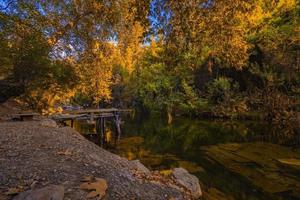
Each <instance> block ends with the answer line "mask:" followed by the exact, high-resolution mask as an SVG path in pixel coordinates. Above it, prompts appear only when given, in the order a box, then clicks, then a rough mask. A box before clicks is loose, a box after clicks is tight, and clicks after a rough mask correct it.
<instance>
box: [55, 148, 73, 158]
mask: <svg viewBox="0 0 300 200" xmlns="http://www.w3.org/2000/svg"><path fill="white" fill-rule="evenodd" d="M57 154H58V155H64V156H70V155H72V152H71V150H70V149H67V150H65V151H59V152H57Z"/></svg>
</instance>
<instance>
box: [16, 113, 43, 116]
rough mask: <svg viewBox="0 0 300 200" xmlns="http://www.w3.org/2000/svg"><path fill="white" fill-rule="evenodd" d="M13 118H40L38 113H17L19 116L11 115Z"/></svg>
mask: <svg viewBox="0 0 300 200" xmlns="http://www.w3.org/2000/svg"><path fill="white" fill-rule="evenodd" d="M11 116H13V117H22V116H39V114H38V113H17V114H13V115H11Z"/></svg>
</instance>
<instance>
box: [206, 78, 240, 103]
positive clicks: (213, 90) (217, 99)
mask: <svg viewBox="0 0 300 200" xmlns="http://www.w3.org/2000/svg"><path fill="white" fill-rule="evenodd" d="M238 87H239V86H238V84H237V83H233V81H232V80H231V79H229V78H226V77H218V78H216V79H214V80H213V81H212V82H210V83H208V85H207V92H208V99H209V100H210V102H211V103H213V104H221V103H226V102H229V101H230V99H231V97H232V96H233V94H234V92H235V91H236V90H237V89H238Z"/></svg>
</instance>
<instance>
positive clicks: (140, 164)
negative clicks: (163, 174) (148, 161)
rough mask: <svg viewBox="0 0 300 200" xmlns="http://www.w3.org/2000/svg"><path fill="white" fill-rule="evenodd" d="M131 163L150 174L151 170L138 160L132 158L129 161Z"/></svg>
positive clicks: (135, 167)
mask: <svg viewBox="0 0 300 200" xmlns="http://www.w3.org/2000/svg"><path fill="white" fill-rule="evenodd" d="M130 163H131V165H132V166H133V167H134V169H136V170H138V171H140V172H142V173H144V174H146V175H150V174H151V171H150V170H149V169H148V168H147V167H145V166H144V165H143V164H142V163H141V162H140V161H139V160H132V161H130Z"/></svg>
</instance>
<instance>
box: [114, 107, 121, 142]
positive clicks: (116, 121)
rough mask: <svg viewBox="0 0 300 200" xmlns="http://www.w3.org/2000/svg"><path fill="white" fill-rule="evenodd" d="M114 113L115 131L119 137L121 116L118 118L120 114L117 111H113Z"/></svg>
mask: <svg viewBox="0 0 300 200" xmlns="http://www.w3.org/2000/svg"><path fill="white" fill-rule="evenodd" d="M114 115H115V120H114V121H115V126H116V131H117V137H118V139H120V136H121V118H120V114H119V113H118V112H115V113H114Z"/></svg>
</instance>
